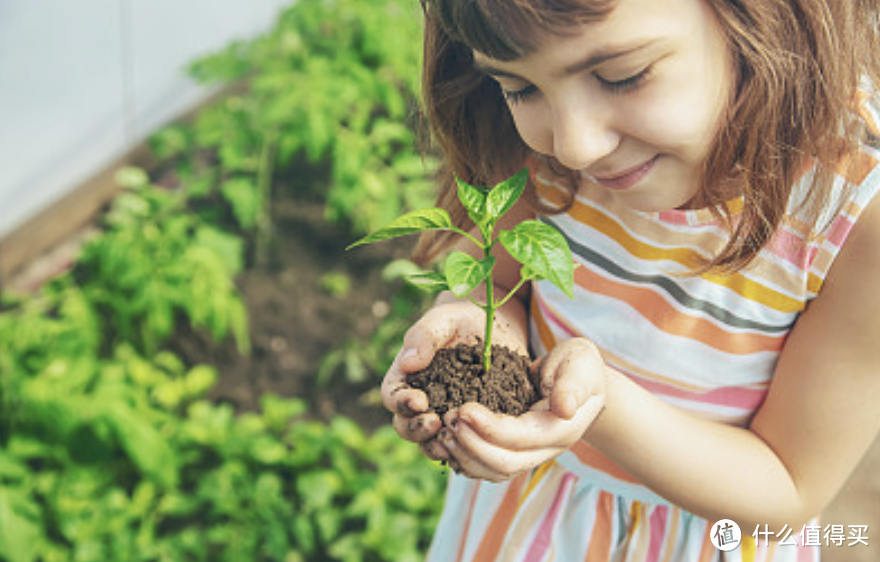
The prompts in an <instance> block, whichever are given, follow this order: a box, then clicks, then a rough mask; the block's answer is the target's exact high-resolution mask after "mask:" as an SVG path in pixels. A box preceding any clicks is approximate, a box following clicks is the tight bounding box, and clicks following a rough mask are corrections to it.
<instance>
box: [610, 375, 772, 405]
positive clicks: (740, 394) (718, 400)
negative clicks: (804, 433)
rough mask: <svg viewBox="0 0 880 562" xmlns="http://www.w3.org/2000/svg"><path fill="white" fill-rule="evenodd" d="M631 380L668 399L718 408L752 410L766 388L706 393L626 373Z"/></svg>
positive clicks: (732, 389) (722, 388)
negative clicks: (727, 407)
mask: <svg viewBox="0 0 880 562" xmlns="http://www.w3.org/2000/svg"><path fill="white" fill-rule="evenodd" d="M626 374H627V375H628V376H629V377H630V378H631V379H633V380H634V381H636V382H637V383H639V385H641V386H642V387H643V388H645V389H647V390H649V391H651V392H653V393H654V394H660V395H662V396H668V397H670V398H678V399H683V400H688V401H690V402H699V403H702V404H714V405H718V406H730V407H733V408H743V409H746V410H754V409H755V408H757V407H758V406H760V405H761V403H762V402H763V401H764V398H765V397H766V396H767V389H766V388H748V387H744V386H724V387H720V388H715V389H712V390H709V391H707V392H700V391H691V390H684V389H681V388H676V387H674V386H671V385H668V384H666V383H663V382H659V381H655V380H651V379H646V378H644V377H641V376H639V375H636V374H633V373H629V372H627V373H626Z"/></svg>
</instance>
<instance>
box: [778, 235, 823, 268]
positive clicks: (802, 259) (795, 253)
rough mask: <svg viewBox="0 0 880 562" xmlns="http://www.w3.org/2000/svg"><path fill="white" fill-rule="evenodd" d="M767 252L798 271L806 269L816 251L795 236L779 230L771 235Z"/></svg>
mask: <svg viewBox="0 0 880 562" xmlns="http://www.w3.org/2000/svg"><path fill="white" fill-rule="evenodd" d="M767 250H769V251H771V252H773V253H774V254H776V255H777V256H779V257H780V258H782V259H784V260H785V261H787V262H789V263H792V264H793V265H795V266H797V267H798V268H800V269H804V270H805V269H807V268H808V267H809V265H810V263H812V261H813V258H814V257H815V255H816V249H815V248H811V247H809V246H808V245H807V244H805V243H804V240H803V239H802V238H801V237H800V236H798V235H797V234H795V233H793V232H791V231H789V230H787V229H785V228H780V229H779V230H777V231H776V234H774V235H773V238H772V240H771V241H770V244H769V245H768V246H767Z"/></svg>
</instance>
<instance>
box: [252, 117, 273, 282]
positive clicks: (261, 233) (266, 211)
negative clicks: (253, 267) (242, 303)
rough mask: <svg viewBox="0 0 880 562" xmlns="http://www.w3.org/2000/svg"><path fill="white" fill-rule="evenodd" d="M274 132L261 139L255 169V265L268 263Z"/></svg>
mask: <svg viewBox="0 0 880 562" xmlns="http://www.w3.org/2000/svg"><path fill="white" fill-rule="evenodd" d="M277 137H278V135H277V134H276V133H275V131H269V132H268V133H266V134H265V135H264V137H263V144H262V147H261V148H260V160H259V163H258V168H257V193H258V194H259V196H258V199H259V202H258V205H259V209H258V211H257V224H256V232H255V237H256V240H255V243H254V246H255V253H256V255H255V260H254V261H256V263H257V265H266V264H267V263H268V262H269V245H270V244H271V243H272V237H273V234H274V233H273V225H272V211H271V207H272V172H273V171H274V167H275V166H274V163H275V150H276V148H277V144H278V143H277V142H276V141H277Z"/></svg>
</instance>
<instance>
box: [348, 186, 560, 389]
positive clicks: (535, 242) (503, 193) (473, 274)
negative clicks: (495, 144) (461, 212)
mask: <svg viewBox="0 0 880 562" xmlns="http://www.w3.org/2000/svg"><path fill="white" fill-rule="evenodd" d="M527 180H528V169H527V168H526V169H523V170H520V171H519V172H518V173H516V174H515V175H513V176H512V177H510V178H508V179H506V180H504V181H502V182H501V183H499V184H497V185H496V186H495V187H493V188H485V187H478V186H473V185H470V184H468V183H466V182H464V181H461V180H460V179H457V182H458V198H459V200H460V201H461V203H462V205H464V208H465V209H466V210H467V212H468V216H469V217H470V219H471V220H472V221H473V223H474V224H475V225H476V227H477V230H478V231H479V234H480V237H481V239H478V238H476V237H475V236H473V235H472V234H470V233H469V232H465V231H464V230H462V229H460V228H458V227H456V226H455V225H454V224H452V220H451V218H450V216H449V213H448V212H446V210H444V209H440V208H437V207H430V208H426V209H419V210H416V211H411V212H409V213H407V214H405V215H403V216H401V217H399V218H397V219H395V220H394V221H392V222H391V223H390V224H388V225H387V226H385V227H384V228H381V229H379V230H377V231H376V232H373V233H372V234H369V235H368V236H366V237H364V238H362V239H361V240H359V241H357V242H355V243H354V244H352V245H351V246H349V249H351V248H354V247H356V246H360V245H362V244H370V243H373V242H378V241H380V240H388V239H390V238H396V237H398V236H405V235H408V234H415V233H419V232H426V231H432V230H447V231H452V232H455V233H457V234H459V235H461V236H463V237H464V238H466V239H467V240H469V241H471V242H472V243H473V244H474V245H475V246H476V247H477V249H478V250H479V251H480V252H482V258H481V259H478V258H476V257H474V256H472V255H470V254H467V253H464V252H452V253H450V254H449V255H448V256H447V257H446V260H445V266H444V268H443V273H436V272H426V273H420V274H416V275H411V276H410V277H409V278H408V279H409V280H410V281H411V282H412V283H414V284H416V285H418V286H420V287H422V288H424V289H427V290H430V291H444V290H448V291H451V292H452V293H453V294H454V295H455V296H457V297H467V298H468V299H470V300H471V302H473V303H474V305H476V306H477V307H479V308H480V309H482V310H483V311H484V312H485V314H486V327H485V332H484V337H483V368H484V371H485V372H487V373H488V372H489V370H490V366H491V365H492V360H491V353H492V331H493V327H494V324H495V312H496V311H497V310H498V309H499V308H501V307H502V306H504V304H505V303H506V302H507V301H508V300H509V299H510V298H511V297H512V296H513V295H514V294H515V293H516V292H517V291H518V290H519V288H520V287H522V285H523V284H524V283H526V282H527V281H534V280H540V279H546V280H548V281H550V282H551V283H553V284H554V285H556V286H557V287H559V288H560V290H562V291H563V292H564V293H565V294H566V295H568V296H569V297H573V294H574V293H573V291H574V263H573V261H572V259H571V250H570V249H569V247H568V242H567V241H566V240H565V237H564V236H563V235H562V234H561V233H560V232H559V231H558V230H556V229H554V228H553V227H551V226H549V225H546V224H544V223H542V222H540V221H537V220H527V221H523V222H521V223H519V224H517V225H516V226H515V227H513V228H512V229H510V230H499V231H498V232H496V231H495V227H496V225H497V224H498V221H499V220H500V219H501V217H503V216H504V215H505V214H506V213H507V212H508V211H509V210H510V209H511V208H513V206H514V205H515V204H516V202H517V200H518V199H519V197H520V195H522V192H523V190H524V189H525V185H526V182H527ZM497 243H501V245H502V246H503V247H504V249H506V250H507V251H508V253H510V255H511V256H512V257H513V258H514V259H516V260H517V261H518V262H519V263H521V264H522V268H521V270H520V279H519V282H518V283H517V285H516V286H515V287H513V288H512V289H511V290H510V291H509V292H508V294H507V295H505V296H503V297H500V298H496V297H495V294H494V279H493V269H494V267H495V261H496V260H495V257H494V256H493V255H492V250H493V248H494V247H495V245H496V244H497ZM480 285H483V286H484V287H485V302H484V303H481V302H478V301H477V300H476V299H475V298H474V297H473V296H472V295H471V293H472V292H473V291H474V290H475V289H477V288H478V287H479V286H480Z"/></svg>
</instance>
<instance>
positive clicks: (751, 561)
mask: <svg viewBox="0 0 880 562" xmlns="http://www.w3.org/2000/svg"><path fill="white" fill-rule="evenodd" d="M739 547H740V549H741V550H742V562H755V555H756V554H757V549H756V548H755V537H753V536H752V535H746V534H743V536H742V542H740V543H739Z"/></svg>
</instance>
